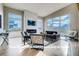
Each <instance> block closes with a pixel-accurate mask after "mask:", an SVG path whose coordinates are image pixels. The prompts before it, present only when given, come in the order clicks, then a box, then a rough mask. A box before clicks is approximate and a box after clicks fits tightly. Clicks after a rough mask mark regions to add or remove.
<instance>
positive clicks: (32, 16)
mask: <svg viewBox="0 0 79 59" xmlns="http://www.w3.org/2000/svg"><path fill="white" fill-rule="evenodd" d="M28 19H31V20H34V21H36V25H35V26H28V25H27V20H28ZM26 29H37V33H40V32H43V19H42V18H41V17H39V16H38V15H37V14H35V13H32V12H29V11H24V31H26Z"/></svg>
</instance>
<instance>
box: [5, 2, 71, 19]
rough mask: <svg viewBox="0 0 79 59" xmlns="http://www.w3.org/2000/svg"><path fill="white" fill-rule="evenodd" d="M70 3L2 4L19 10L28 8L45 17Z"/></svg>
mask: <svg viewBox="0 0 79 59" xmlns="http://www.w3.org/2000/svg"><path fill="white" fill-rule="evenodd" d="M70 4H71V3H5V4H4V5H5V6H8V7H11V8H16V9H19V10H28V11H30V12H33V13H36V14H38V15H39V16H41V17H45V16H47V15H49V14H51V13H53V12H55V11H57V10H59V9H61V8H64V7H66V6H68V5H70Z"/></svg>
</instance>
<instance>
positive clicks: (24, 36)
mask: <svg viewBox="0 0 79 59" xmlns="http://www.w3.org/2000/svg"><path fill="white" fill-rule="evenodd" d="M21 35H22V37H23V38H24V39H23V42H24V45H25V42H26V41H28V40H29V39H30V36H28V35H27V33H26V32H21Z"/></svg>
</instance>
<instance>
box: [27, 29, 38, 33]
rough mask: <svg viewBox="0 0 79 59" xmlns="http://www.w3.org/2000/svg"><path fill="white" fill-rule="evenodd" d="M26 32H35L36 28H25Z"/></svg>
mask: <svg viewBox="0 0 79 59" xmlns="http://www.w3.org/2000/svg"><path fill="white" fill-rule="evenodd" d="M26 32H28V33H37V30H36V29H26Z"/></svg>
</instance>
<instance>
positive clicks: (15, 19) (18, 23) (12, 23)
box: [8, 13, 22, 31]
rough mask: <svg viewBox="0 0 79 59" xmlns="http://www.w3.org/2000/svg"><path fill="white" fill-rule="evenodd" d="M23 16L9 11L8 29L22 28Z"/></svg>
mask: <svg viewBox="0 0 79 59" xmlns="http://www.w3.org/2000/svg"><path fill="white" fill-rule="evenodd" d="M21 27H22V16H21V15H18V14H15V13H8V30H9V31H15V30H21Z"/></svg>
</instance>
